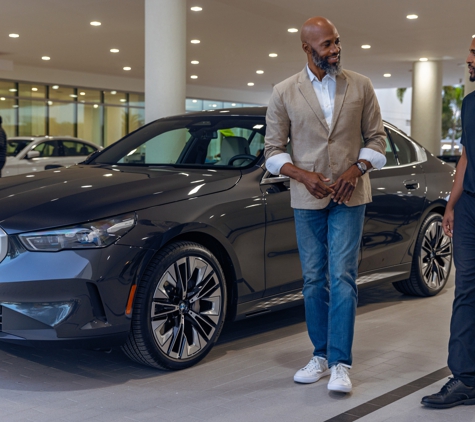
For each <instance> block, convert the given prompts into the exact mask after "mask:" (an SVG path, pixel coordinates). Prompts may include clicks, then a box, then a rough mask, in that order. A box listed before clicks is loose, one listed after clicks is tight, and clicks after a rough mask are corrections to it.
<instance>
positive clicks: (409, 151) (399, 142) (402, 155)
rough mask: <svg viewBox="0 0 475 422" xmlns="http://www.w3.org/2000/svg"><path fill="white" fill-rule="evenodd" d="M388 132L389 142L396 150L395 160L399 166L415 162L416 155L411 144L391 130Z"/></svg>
mask: <svg viewBox="0 0 475 422" xmlns="http://www.w3.org/2000/svg"><path fill="white" fill-rule="evenodd" d="M388 132H389V136H390V137H391V141H393V144H394V148H395V150H396V151H395V152H396V158H397V160H398V162H399V164H401V165H403V164H409V163H414V162H416V161H417V155H416V151H415V149H414V147H413V146H412V144H411V142H410V141H409V140H408V139H406V138H404V137H403V136H401V135H400V134H399V133H397V132H395V131H393V130H391V129H388Z"/></svg>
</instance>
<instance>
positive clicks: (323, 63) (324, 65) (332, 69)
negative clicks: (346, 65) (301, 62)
mask: <svg viewBox="0 0 475 422" xmlns="http://www.w3.org/2000/svg"><path fill="white" fill-rule="evenodd" d="M329 57H332V56H327V57H321V56H319V55H318V53H317V52H316V50H314V49H313V48H312V60H313V63H314V64H315V66H317V67H319V68H320V69H322V70H324V71H325V72H326V73H327V74H328V75H332V76H336V75H339V74H340V73H341V63H340V57H341V50H340V52H339V53H338V61H337V62H336V63H335V64H330V63H328V58H329Z"/></svg>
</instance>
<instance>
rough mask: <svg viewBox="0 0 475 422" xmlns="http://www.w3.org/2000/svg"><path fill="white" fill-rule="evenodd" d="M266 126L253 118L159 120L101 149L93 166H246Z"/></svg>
mask: <svg viewBox="0 0 475 422" xmlns="http://www.w3.org/2000/svg"><path fill="white" fill-rule="evenodd" d="M264 135H265V125H264V121H263V119H256V118H248V119H246V118H244V119H243V118H239V119H233V118H225V117H223V118H217V117H210V118H209V119H205V118H203V117H201V116H200V117H199V118H183V119H177V120H161V121H157V122H154V123H152V124H150V125H148V126H145V127H144V128H143V129H141V130H139V131H137V132H134V133H132V134H130V135H128V136H127V137H126V138H124V142H123V141H119V142H117V143H115V144H113V145H111V146H110V147H109V148H107V149H106V150H104V152H102V153H101V154H100V155H99V156H98V157H96V158H95V159H93V160H92V161H91V162H92V163H103V164H130V165H147V166H148V165H174V166H190V165H192V166H203V167H210V166H216V167H218V166H220V167H231V166H232V167H245V166H248V165H251V164H253V163H255V162H256V161H257V159H258V157H259V156H260V155H261V154H262V150H263V148H264Z"/></svg>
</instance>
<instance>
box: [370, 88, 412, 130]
mask: <svg viewBox="0 0 475 422" xmlns="http://www.w3.org/2000/svg"><path fill="white" fill-rule="evenodd" d="M375 92H376V96H377V97H378V102H379V106H380V107H381V114H382V116H383V120H386V121H387V122H389V123H392V124H393V125H395V126H397V127H398V128H399V129H401V130H403V131H404V132H406V133H407V134H408V135H410V134H411V124H410V123H411V102H412V101H411V100H412V88H407V90H406V92H405V93H404V99H403V102H402V103H401V102H400V101H399V100H398V98H397V96H396V88H388V89H375Z"/></svg>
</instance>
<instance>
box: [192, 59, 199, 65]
mask: <svg viewBox="0 0 475 422" xmlns="http://www.w3.org/2000/svg"><path fill="white" fill-rule="evenodd" d="M191 64H200V62H199V61H198V60H192V61H191Z"/></svg>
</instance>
